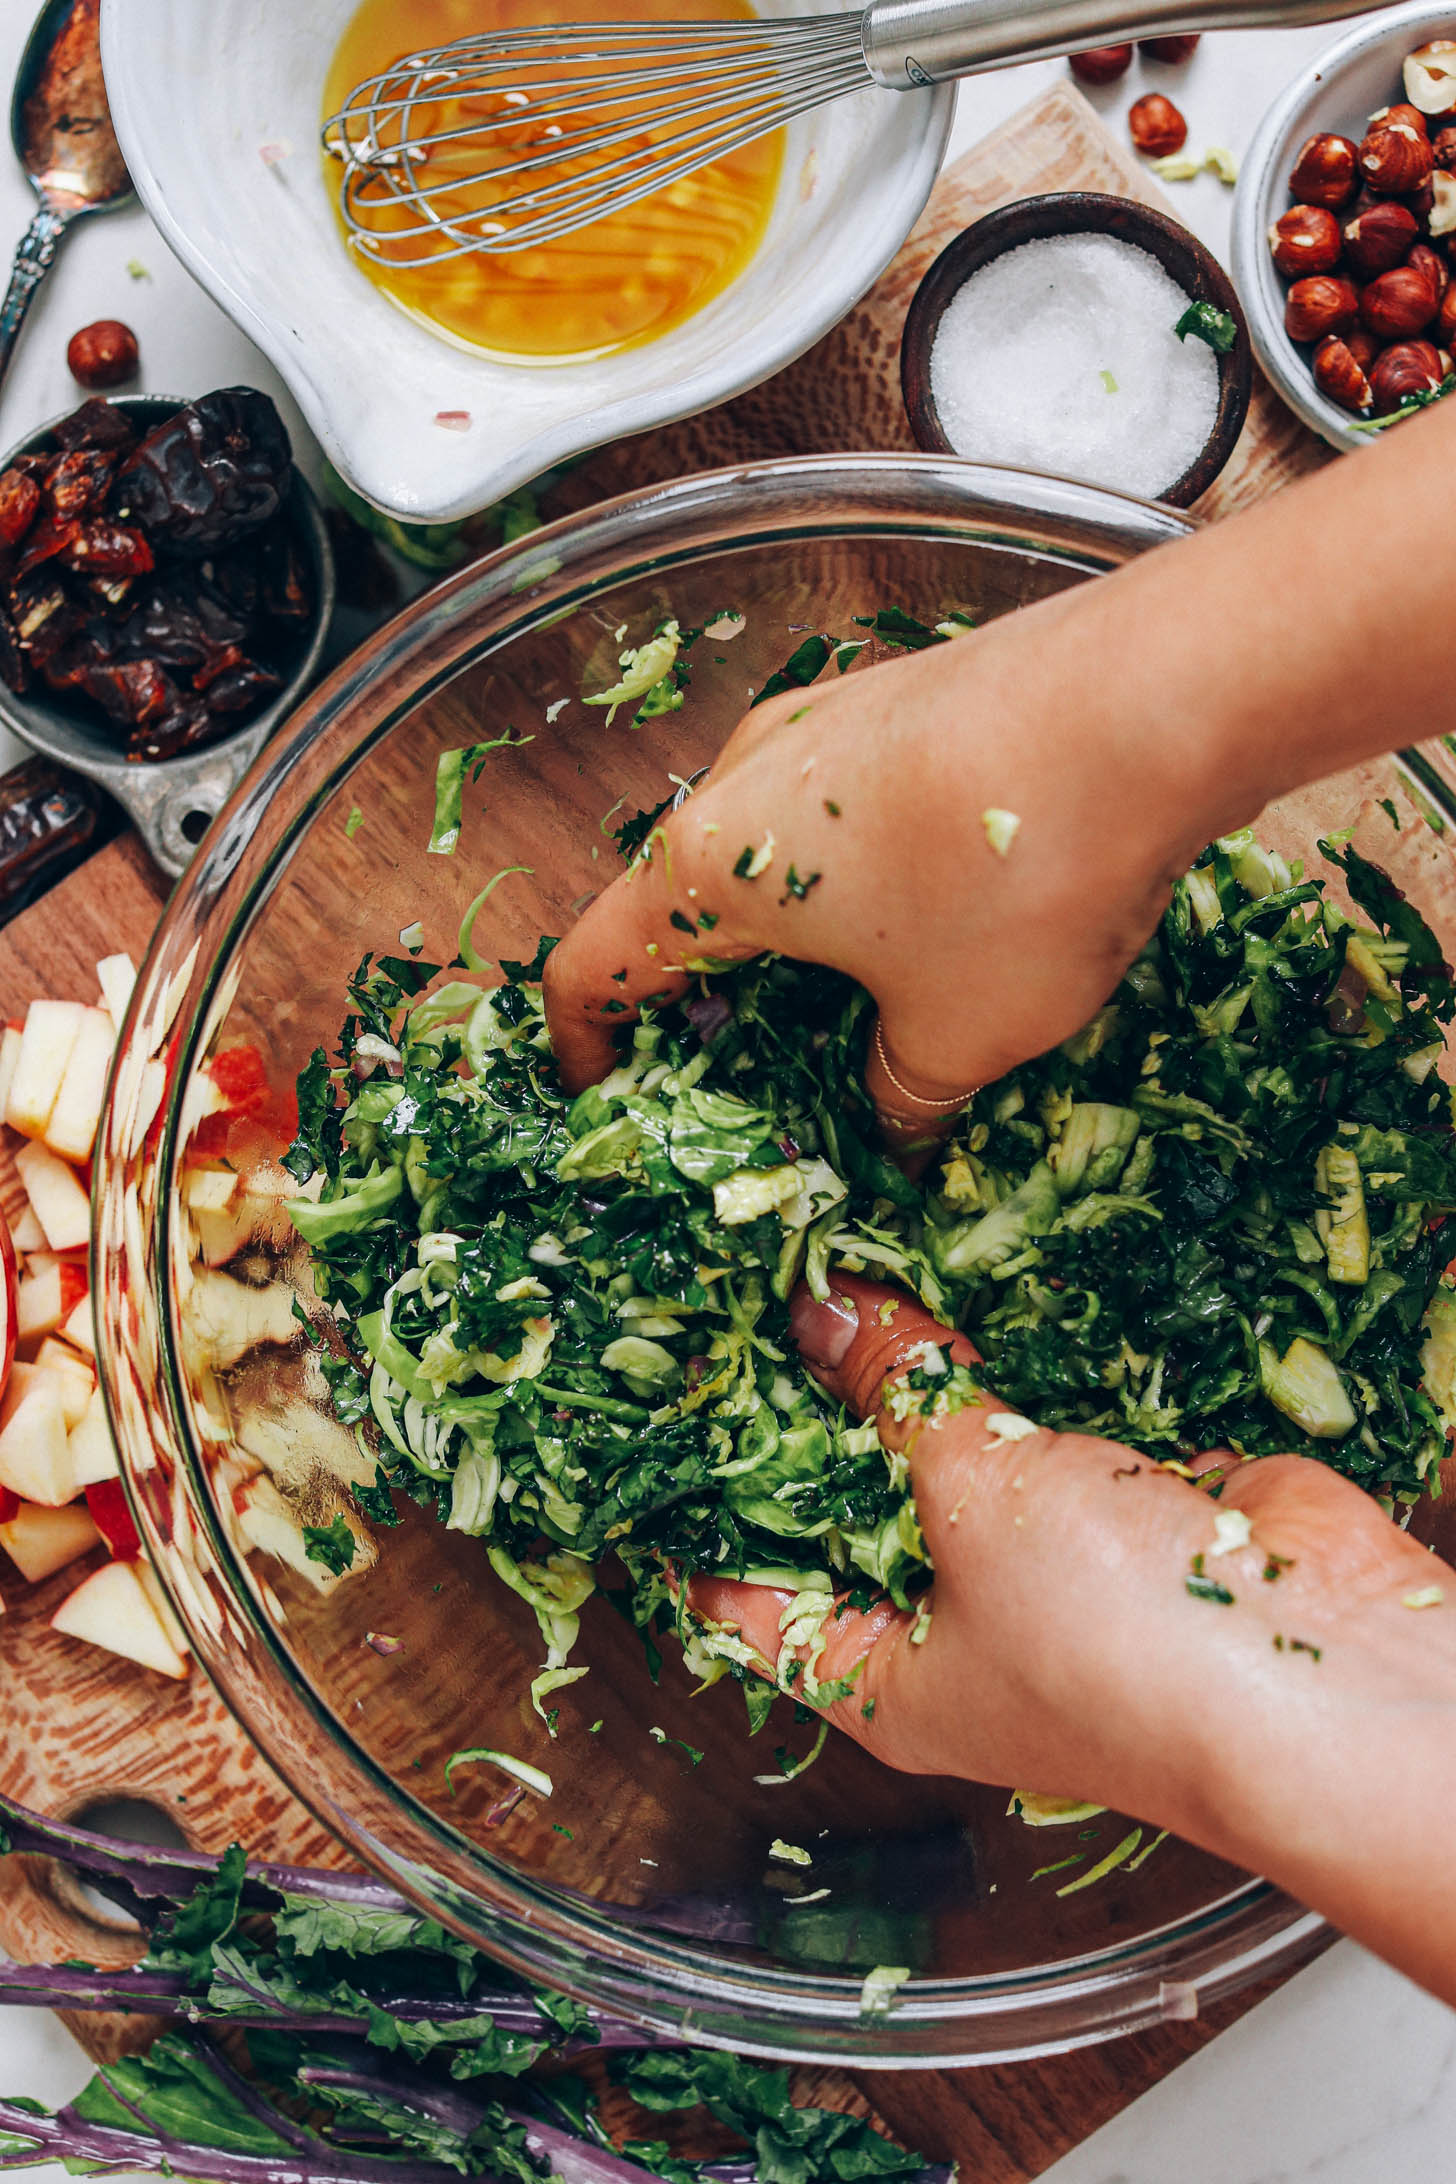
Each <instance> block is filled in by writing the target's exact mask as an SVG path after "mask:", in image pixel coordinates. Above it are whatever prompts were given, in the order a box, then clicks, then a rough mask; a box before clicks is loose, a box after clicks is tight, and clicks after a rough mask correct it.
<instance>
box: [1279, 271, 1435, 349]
mask: <svg viewBox="0 0 1456 2184" xmlns="http://www.w3.org/2000/svg"><path fill="white" fill-rule="evenodd" d="M1417 281H1418V284H1419V286H1420V288H1421V291H1422V293H1423V294H1426V293H1428V291H1427V289H1426V286H1425V283H1424V282H1423V281H1421V280H1420V276H1419V275H1417ZM1359 309H1360V297H1359V293H1358V291H1357V290H1356V287H1355V284H1354V282H1353V281H1342V280H1336V279H1334V278H1333V276H1332V275H1330V274H1328V273H1316V274H1314V275H1313V276H1312V277H1311V278H1310V279H1309V280H1305V281H1296V282H1295V283H1294V286H1293V287H1292V288H1291V289H1290V291H1289V293H1288V295H1287V296H1286V297H1285V299H1284V330H1285V332H1286V333H1287V334H1288V336H1289V338H1290V340H1291V341H1323V339H1324V337H1325V335H1326V334H1347V333H1349V332H1350V331H1351V329H1352V328H1353V326H1354V324H1355V320H1356V318H1357V316H1358V314H1359Z"/></svg>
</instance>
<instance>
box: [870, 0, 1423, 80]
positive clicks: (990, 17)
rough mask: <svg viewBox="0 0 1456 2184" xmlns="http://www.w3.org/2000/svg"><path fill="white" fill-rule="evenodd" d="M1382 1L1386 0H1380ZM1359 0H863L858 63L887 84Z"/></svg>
mask: <svg viewBox="0 0 1456 2184" xmlns="http://www.w3.org/2000/svg"><path fill="white" fill-rule="evenodd" d="M1385 4H1386V5H1391V4H1392V0H1385ZM1368 5H1369V0H869V6H868V7H867V8H866V9H865V12H864V15H863V17H862V20H861V35H862V38H863V43H864V57H865V63H866V65H867V67H868V68H869V71H870V74H871V75H872V76H873V77H874V78H875V80H876V82H877V83H882V84H885V85H886V86H888V88H889V89H890V90H892V91H908V90H909V89H911V88H912V86H914V85H917V84H927V83H942V82H944V81H945V80H946V79H947V78H948V77H952V76H971V75H975V74H976V73H977V72H978V71H980V70H982V69H987V68H1005V67H1008V66H1010V65H1011V64H1012V63H1014V62H1017V61H1039V60H1047V59H1049V58H1051V57H1052V56H1053V55H1055V54H1058V53H1074V52H1076V51H1077V49H1078V48H1079V47H1081V46H1100V45H1112V44H1116V43H1121V42H1122V41H1123V40H1125V39H1130V38H1153V37H1160V36H1163V35H1166V33H1167V32H1169V31H1175V30H1254V29H1258V30H1280V29H1289V28H1291V27H1292V26H1293V25H1295V24H1300V23H1327V22H1335V21H1337V20H1338V19H1339V18H1340V17H1341V16H1345V15H1361V14H1364V13H1365V12H1366V10H1367V8H1368Z"/></svg>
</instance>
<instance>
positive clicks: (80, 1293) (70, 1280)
mask: <svg viewBox="0 0 1456 2184" xmlns="http://www.w3.org/2000/svg"><path fill="white" fill-rule="evenodd" d="M86 1294H87V1291H86V1269H85V1268H84V1267H83V1266H78V1265H77V1264H76V1262H75V1260H74V1259H58V1260H56V1262H55V1263H54V1265H52V1266H48V1267H47V1268H46V1269H45V1270H44V1272H43V1273H40V1274H23V1275H22V1276H21V1278H20V1281H19V1283H18V1284H17V1286H16V1291H15V1322H16V1333H17V1335H18V1337H19V1339H20V1341H22V1342H29V1341H30V1340H31V1339H32V1338H33V1337H34V1336H37V1335H53V1334H54V1333H55V1331H56V1329H57V1328H58V1327H60V1326H62V1325H64V1323H65V1322H66V1320H68V1319H69V1318H70V1316H71V1314H72V1313H73V1312H74V1311H75V1309H76V1307H77V1306H78V1305H79V1304H80V1303H81V1302H82V1301H83V1300H84V1299H85V1298H86Z"/></svg>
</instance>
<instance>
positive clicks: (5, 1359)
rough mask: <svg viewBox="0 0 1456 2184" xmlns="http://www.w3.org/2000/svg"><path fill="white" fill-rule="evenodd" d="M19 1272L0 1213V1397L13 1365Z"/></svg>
mask: <svg viewBox="0 0 1456 2184" xmlns="http://www.w3.org/2000/svg"><path fill="white" fill-rule="evenodd" d="M18 1279H19V1270H18V1268H17V1266H16V1261H15V1246H14V1244H13V1243H12V1242H11V1240H10V1224H9V1222H8V1221H7V1220H6V1219H5V1216H4V1214H3V1213H0V1311H3V1313H4V1315H5V1324H4V1329H3V1331H0V1395H3V1394H4V1393H5V1383H6V1381H7V1380H8V1379H9V1378H10V1368H11V1366H12V1365H13V1364H14V1363H15V1289H16V1283H17V1281H18Z"/></svg>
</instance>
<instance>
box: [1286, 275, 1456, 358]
mask: <svg viewBox="0 0 1456 2184" xmlns="http://www.w3.org/2000/svg"><path fill="white" fill-rule="evenodd" d="M1290 292H1291V294H1292V293H1293V291H1292V290H1291V291H1290ZM1439 301H1440V298H1439V297H1438V296H1437V294H1436V291H1435V289H1434V288H1433V287H1432V286H1431V283H1430V281H1429V280H1428V279H1427V278H1426V275H1425V274H1424V273H1423V272H1421V271H1420V270H1419V269H1417V268H1414V267H1411V266H1408V265H1398V266H1396V267H1395V268H1394V269H1393V270H1392V271H1391V272H1389V273H1379V274H1377V275H1376V277H1375V279H1374V280H1373V281H1371V282H1370V284H1369V286H1368V287H1366V288H1364V289H1363V290H1362V291H1361V294H1360V320H1361V324H1362V325H1364V326H1366V327H1367V328H1368V329H1369V331H1370V332H1371V333H1372V334H1378V335H1379V336H1380V338H1381V340H1382V341H1407V340H1409V338H1410V336H1411V335H1412V334H1420V333H1424V332H1425V330H1426V328H1427V327H1428V326H1429V325H1430V323H1431V321H1432V319H1433V318H1434V317H1435V315H1436V305H1437V304H1438V303H1439Z"/></svg>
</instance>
